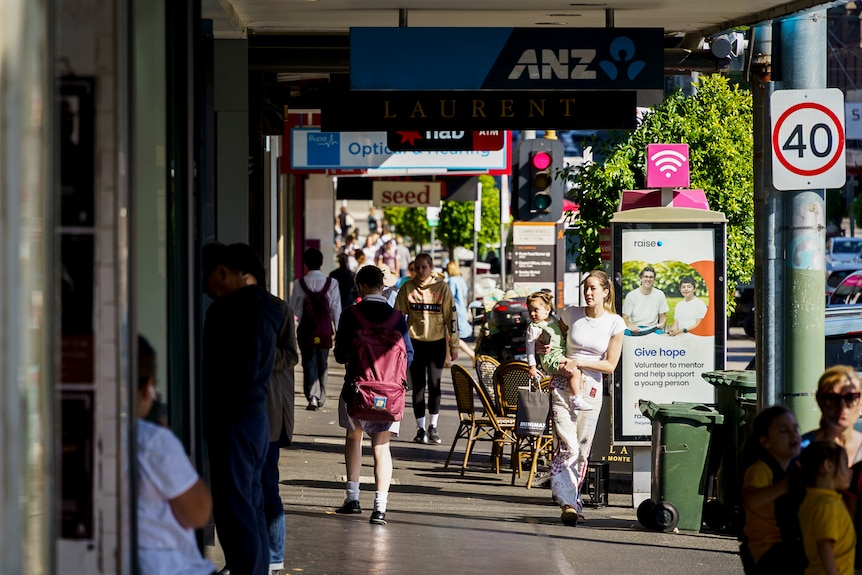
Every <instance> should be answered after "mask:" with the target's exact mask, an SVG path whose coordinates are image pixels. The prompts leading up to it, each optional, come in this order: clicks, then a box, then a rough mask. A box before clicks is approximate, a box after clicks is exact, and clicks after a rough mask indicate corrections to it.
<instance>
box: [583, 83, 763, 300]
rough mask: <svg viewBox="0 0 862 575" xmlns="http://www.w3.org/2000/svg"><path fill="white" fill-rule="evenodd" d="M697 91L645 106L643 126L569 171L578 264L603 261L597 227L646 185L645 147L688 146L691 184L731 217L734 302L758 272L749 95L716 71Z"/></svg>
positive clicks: (729, 256)
mask: <svg viewBox="0 0 862 575" xmlns="http://www.w3.org/2000/svg"><path fill="white" fill-rule="evenodd" d="M695 87H696V93H695V94H694V95H692V96H686V95H685V94H683V93H682V92H681V91H678V92H676V93H674V94H672V95H670V96H668V97H667V98H666V99H665V100H664V101H663V102H662V103H661V104H659V105H658V106H656V107H655V108H653V109H652V110H650V111H648V112H647V113H646V114H645V115H644V118H643V121H642V122H641V124H640V126H638V128H637V129H636V130H634V131H632V132H627V133H620V134H618V135H617V136H616V137H615V138H613V139H611V140H609V141H607V142H606V143H603V144H599V145H598V147H597V150H596V154H595V155H596V157H599V158H603V159H602V160H601V161H598V162H593V163H588V164H586V165H584V166H583V167H581V168H580V170H573V171H571V172H569V174H568V175H567V178H568V179H569V180H570V181H571V182H572V183H573V184H574V188H573V189H572V190H571V192H570V193H569V196H570V198H571V199H572V200H573V201H574V202H575V203H577V204H579V206H580V212H579V214H578V220H577V222H576V223H578V224H579V226H580V231H579V235H580V238H581V246H582V251H581V253H580V254H579V255H578V265H579V266H580V267H581V269H584V270H591V269H596V268H598V267H599V266H600V263H601V259H600V248H599V231H600V230H601V229H602V228H605V227H608V226H609V225H610V219H611V216H612V215H613V213H614V211H615V210H616V209H617V207H618V205H619V202H620V198H621V195H622V192H623V190H631V189H639V188H643V187H645V186H644V183H645V181H646V178H645V174H646V150H647V144H653V143H664V144H669V143H683V144H688V146H689V155H690V158H689V166H690V170H691V188H693V189H702V190H704V192H705V193H706V197H707V200H708V201H709V205H710V208H711V209H712V210H715V211H719V212H723V213H724V214H725V216H726V217H727V278H728V281H727V287H728V292H729V293H728V296H729V297H728V299H727V301H728V302H729V304H730V306H732V302H733V298H732V297H730V296H731V295H732V291H733V289H734V288H735V287H736V284H737V283H740V282H741V283H748V282H749V281H750V278H751V275H752V273H753V271H754V173H753V165H752V157H753V148H754V143H753V127H752V119H753V116H752V100H751V93H750V92H749V91H747V90H745V89H742V88H740V87H739V86H736V85H733V84H731V83H730V82H729V81H728V79H727V78H725V77H724V76H721V75H719V74H713V75H710V76H702V77H701V78H700V79H699V80H698V81H697V82H696V83H695Z"/></svg>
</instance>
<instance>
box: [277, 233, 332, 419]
mask: <svg viewBox="0 0 862 575" xmlns="http://www.w3.org/2000/svg"><path fill="white" fill-rule="evenodd" d="M302 263H303V264H304V266H305V269H306V274H305V276H304V277H301V278H299V279H297V280H296V281H295V282H294V283H293V291H291V294H290V302H289V303H290V309H292V310H294V312H295V313H296V316H297V325H296V342H297V344H298V345H299V351H300V354H301V355H302V388H303V391H304V393H305V398H306V400H308V406H307V407H306V408H305V409H306V410H308V411H315V410H317V409H318V408H320V407H323V404H324V403H326V372H327V369H328V365H327V364H328V361H329V350H330V349H331V348H332V339H333V335H334V334H335V330H336V329H338V321H339V317H340V316H341V293H340V292H339V289H338V281H335V280H333V279H332V278H330V277H326V276H325V275H323V273H322V272H321V271H320V268H321V267H322V266H323V254H322V253H321V251H320V250H318V249H316V248H308V249H307V250H305V252H303V254H302Z"/></svg>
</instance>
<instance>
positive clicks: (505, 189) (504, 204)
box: [500, 175, 512, 290]
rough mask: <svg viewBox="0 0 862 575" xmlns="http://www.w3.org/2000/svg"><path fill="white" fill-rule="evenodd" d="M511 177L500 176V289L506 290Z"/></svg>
mask: <svg viewBox="0 0 862 575" xmlns="http://www.w3.org/2000/svg"><path fill="white" fill-rule="evenodd" d="M511 199H512V196H510V195H509V176H507V175H503V176H500V289H503V290H504V289H506V240H507V239H508V238H507V235H508V234H507V233H506V232H507V230H506V225H507V224H508V223H509V204H510V202H511Z"/></svg>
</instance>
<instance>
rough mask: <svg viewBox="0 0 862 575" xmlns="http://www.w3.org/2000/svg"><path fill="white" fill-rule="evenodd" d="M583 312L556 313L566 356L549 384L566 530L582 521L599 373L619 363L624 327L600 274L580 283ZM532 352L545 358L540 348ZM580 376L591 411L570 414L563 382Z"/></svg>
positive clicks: (556, 483) (554, 480) (554, 485)
mask: <svg viewBox="0 0 862 575" xmlns="http://www.w3.org/2000/svg"><path fill="white" fill-rule="evenodd" d="M582 285H583V289H584V301H586V304H587V305H586V306H585V307H576V306H569V307H567V308H565V309H563V310H562V311H561V312H560V313H559V321H560V324H562V325H561V327H563V325H566V326H568V334H567V335H566V357H565V358H563V359H562V360H560V364H559V371H558V373H559V374H560V375H563V376H564V377H563V378H554V379H553V380H552V385H551V412H552V414H551V415H552V417H553V419H554V436H555V444H556V448H555V450H554V461H553V463H552V465H551V491H552V493H553V495H554V499H555V500H556V501H557V503H558V504H559V505H560V509H561V510H562V513H561V515H560V519H561V520H562V522H563V523H565V524H566V525H575V524H577V523H578V522H579V520H580V521H583V515H582V514H581V512H582V510H583V502H582V501H581V484H582V483H583V480H584V473H585V471H586V468H587V461H588V459H589V456H590V449H591V448H592V445H593V436H594V435H595V433H596V424H597V423H598V420H599V414H600V413H601V408H602V393H603V386H602V374H603V373H613V371H614V370H615V369H616V367H617V363H618V362H619V360H620V353H621V352H622V347H623V332H624V331H625V329H626V324H625V322H624V321H623V318H622V317H620V316H619V315H617V313H616V310H615V309H614V288H613V285H612V284H611V282H610V279H609V278H608V275H607V274H606V273H605V272H603V271H598V270H597V271H592V272H590V274H589V275H588V276H587V278H586V279H585V280H584V281H583V284H582ZM539 347H540V346H539V345H537V346H536V351H538V352H539V353H545V350H544V349H541V350H540V349H539ZM578 373H580V374H583V392H582V398H583V399H585V400H586V401H587V402H589V403H590V404H591V405H592V407H593V409H592V410H590V411H575V410H573V409H572V401H571V392H570V391H569V388H568V385H564V384H565V383H566V381H567V380H566V378H567V377H570V376H574V375H577V374H578Z"/></svg>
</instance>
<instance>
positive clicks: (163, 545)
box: [135, 336, 216, 575]
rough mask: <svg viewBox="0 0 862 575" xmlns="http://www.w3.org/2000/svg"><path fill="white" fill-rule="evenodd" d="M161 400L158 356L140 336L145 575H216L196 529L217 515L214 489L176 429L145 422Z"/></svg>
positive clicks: (139, 429) (138, 455)
mask: <svg viewBox="0 0 862 575" xmlns="http://www.w3.org/2000/svg"><path fill="white" fill-rule="evenodd" d="M155 397H156V352H155V350H154V349H153V348H152V346H151V345H150V344H149V342H148V341H147V340H146V339H145V338H143V337H141V336H138V402H137V404H138V405H137V408H138V409H137V415H138V422H137V452H136V454H135V455H136V461H137V484H138V498H137V513H138V564H139V566H140V572H141V573H142V575H162V574H164V573H171V574H176V575H211V574H213V573H215V570H216V569H215V565H213V564H212V563H211V562H210V561H208V560H206V559H204V558H203V556H202V555H201V552H200V549H198V545H197V541H196V540H195V532H194V530H195V529H199V528H202V527H205V526H206V525H207V523H209V519H210V516H211V514H212V496H211V495H210V490H209V488H208V487H207V486H206V484H204V482H203V481H201V478H200V477H199V476H198V474H197V471H195V468H194V467H193V466H192V464H191V462H190V461H189V457H188V455H187V454H186V452H185V449H183V445H182V443H180V440H179V439H177V438H176V436H175V435H174V434H173V433H171V430H170V429H168V428H166V427H162V426H160V425H156V424H155V423H152V422H150V421H147V420H146V417H147V415H148V414H149V412H150V409H151V408H152V406H153V401H154V399H155Z"/></svg>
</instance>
